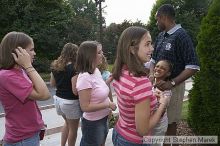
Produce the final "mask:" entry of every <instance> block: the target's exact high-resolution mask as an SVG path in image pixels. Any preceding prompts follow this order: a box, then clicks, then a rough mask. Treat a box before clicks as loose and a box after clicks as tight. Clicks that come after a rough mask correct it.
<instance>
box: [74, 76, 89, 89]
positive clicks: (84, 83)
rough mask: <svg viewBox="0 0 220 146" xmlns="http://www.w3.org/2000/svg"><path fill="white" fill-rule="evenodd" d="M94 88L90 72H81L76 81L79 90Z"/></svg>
mask: <svg viewBox="0 0 220 146" xmlns="http://www.w3.org/2000/svg"><path fill="white" fill-rule="evenodd" d="M89 88H92V78H91V75H90V74H89V73H83V74H79V76H78V78H77V83H76V89H77V91H78V92H79V91H81V90H84V89H89Z"/></svg>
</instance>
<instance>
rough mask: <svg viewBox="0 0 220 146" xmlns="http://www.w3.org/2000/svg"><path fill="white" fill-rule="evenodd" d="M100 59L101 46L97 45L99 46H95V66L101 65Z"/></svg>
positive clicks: (101, 55) (101, 54)
mask: <svg viewBox="0 0 220 146" xmlns="http://www.w3.org/2000/svg"><path fill="white" fill-rule="evenodd" d="M102 57H103V52H102V45H101V44H99V45H98V46H97V54H96V66H98V65H100V64H102Z"/></svg>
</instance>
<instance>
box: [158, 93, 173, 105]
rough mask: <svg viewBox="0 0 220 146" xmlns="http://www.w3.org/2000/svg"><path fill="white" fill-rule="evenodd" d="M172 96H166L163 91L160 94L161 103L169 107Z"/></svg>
mask: <svg viewBox="0 0 220 146" xmlns="http://www.w3.org/2000/svg"><path fill="white" fill-rule="evenodd" d="M170 98H171V96H165V95H164V94H163V93H161V94H160V99H159V103H161V104H164V105H165V107H167V106H168V105H169V103H170Z"/></svg>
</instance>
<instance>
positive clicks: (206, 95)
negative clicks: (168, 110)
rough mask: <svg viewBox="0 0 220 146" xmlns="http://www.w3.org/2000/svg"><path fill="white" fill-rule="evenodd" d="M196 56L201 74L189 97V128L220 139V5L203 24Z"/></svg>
mask: <svg viewBox="0 0 220 146" xmlns="http://www.w3.org/2000/svg"><path fill="white" fill-rule="evenodd" d="M197 38H198V45H197V48H196V49H197V52H198V55H199V57H200V63H201V65H200V68H201V70H200V72H199V73H198V74H197V75H196V76H195V79H194V84H193V88H192V90H191V91H190V93H189V97H190V100H189V118H188V121H189V124H190V126H191V127H192V128H193V129H194V131H195V132H196V133H197V134H198V135H218V136H220V90H219V89H220V79H219V77H220V62H219V60H220V1H219V0H214V1H213V3H212V4H211V6H210V8H209V11H208V14H207V16H206V17H205V18H204V19H203V20H202V24H201V29H200V32H199V34H198V37H197Z"/></svg>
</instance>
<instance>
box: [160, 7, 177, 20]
mask: <svg viewBox="0 0 220 146" xmlns="http://www.w3.org/2000/svg"><path fill="white" fill-rule="evenodd" d="M160 15H165V16H168V17H170V18H171V19H175V10H174V8H173V6H172V5H171V4H164V5H162V6H160V8H159V9H158V10H157V16H160Z"/></svg>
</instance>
